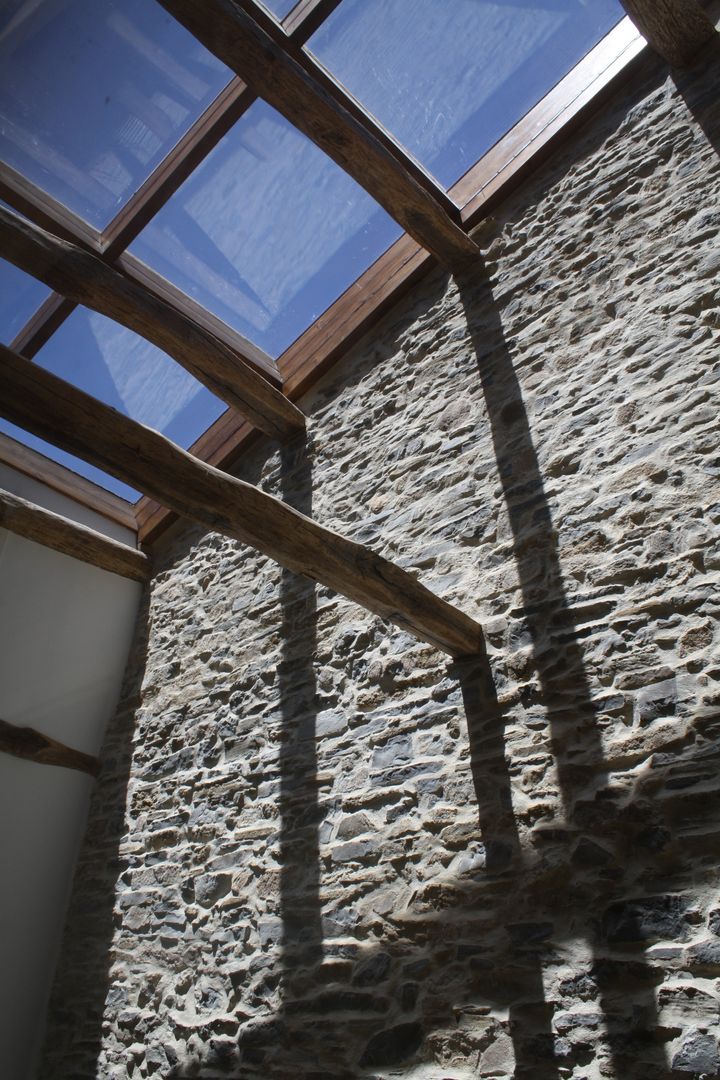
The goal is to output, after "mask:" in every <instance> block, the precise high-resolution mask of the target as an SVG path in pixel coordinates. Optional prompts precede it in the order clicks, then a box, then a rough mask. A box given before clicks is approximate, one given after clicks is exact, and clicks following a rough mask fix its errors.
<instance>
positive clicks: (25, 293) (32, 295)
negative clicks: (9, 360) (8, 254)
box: [0, 259, 50, 345]
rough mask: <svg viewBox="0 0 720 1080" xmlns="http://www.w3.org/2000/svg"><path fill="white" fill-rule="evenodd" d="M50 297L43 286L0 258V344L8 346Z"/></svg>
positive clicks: (40, 282) (48, 291)
mask: <svg viewBox="0 0 720 1080" xmlns="http://www.w3.org/2000/svg"><path fill="white" fill-rule="evenodd" d="M49 295H50V290H49V289H48V287H47V285H43V283H42V281H38V280H37V278H34V277H30V275H29V274H25V273H23V271H22V270H18V268H17V267H16V266H13V264H12V263H9V262H6V260H5V259H0V341H1V342H2V343H3V345H9V344H10V342H11V341H12V340H13V338H14V337H15V336H16V334H18V333H19V332H20V331H21V330H22V328H23V326H24V325H25V323H26V322H27V321H28V319H29V318H30V316H31V315H34V314H35V312H36V311H37V309H38V308H39V307H40V305H41V304H42V302H43V300H45V298H46V297H48V296H49Z"/></svg>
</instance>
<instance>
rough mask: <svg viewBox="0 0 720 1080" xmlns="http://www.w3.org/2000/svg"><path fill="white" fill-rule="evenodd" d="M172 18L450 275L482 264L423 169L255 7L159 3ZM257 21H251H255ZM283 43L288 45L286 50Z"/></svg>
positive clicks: (186, 0) (207, 0) (207, 1)
mask: <svg viewBox="0 0 720 1080" xmlns="http://www.w3.org/2000/svg"><path fill="white" fill-rule="evenodd" d="M160 2H161V3H162V5H163V7H165V8H166V9H167V10H168V11H169V12H170V14H171V15H173V16H174V17H175V18H176V19H177V20H178V21H179V22H180V23H182V24H183V26H185V27H186V28H187V29H188V30H189V31H190V33H192V34H194V35H195V37H196V38H198V39H199V40H200V41H201V42H202V44H203V45H204V46H205V47H206V48H207V49H209V50H210V51H211V52H213V53H214V54H215V55H216V56H217V57H219V59H220V60H222V61H223V63H225V64H227V66H228V67H230V68H232V70H233V71H235V72H237V74H238V75H239V76H240V77H241V78H242V79H244V80H245V82H247V84H248V85H249V86H250V87H252V89H253V90H254V91H255V93H256V94H258V95H259V96H260V97H262V98H264V100H265V101H267V102H268V103H269V104H270V105H272V106H273V108H275V109H277V111H278V112H280V113H282V115H283V116H285V117H286V119H288V120H289V121H290V122H291V123H292V124H294V125H295V127H296V128H298V130H300V131H302V132H303V134H305V135H307V137H308V138H309V139H312V141H313V142H314V143H316V145H317V146H319V147H320V149H321V150H323V151H324V152H325V153H326V154H327V155H328V156H329V157H331V158H332V159H333V161H335V162H336V163H337V164H338V165H339V166H340V167H341V168H343V169H344V170H345V171H346V172H347V173H349V175H350V176H352V177H353V179H354V180H356V181H357V183H358V184H360V185H361V186H362V187H364V188H365V190H366V191H367V192H369V194H370V195H372V197H373V198H374V199H375V200H376V201H377V202H378V203H380V205H381V206H383V207H384V208H385V209H386V210H387V212H388V213H389V214H390V215H391V216H392V217H394V218H395V220H396V221H398V222H399V223H400V224H401V225H402V227H403V228H404V229H405V230H406V231H407V232H408V233H409V234H410V235H411V236H412V237H414V239H415V240H416V241H417V242H418V243H419V244H421V245H422V247H424V248H427V250H428V251H430V252H432V254H433V255H435V256H436V257H437V258H438V259H439V260H440V262H441V263H443V264H444V265H445V266H448V267H450V268H451V269H456V268H460V267H461V266H463V265H464V264H467V263H468V262H469V261H471V260H473V259H475V258H476V257H477V256H478V248H477V245H476V244H475V243H474V241H472V240H471V239H470V238H469V236H468V235H467V233H466V232H465V231H464V230H463V228H462V226H461V225H460V223H459V221H457V220H453V217H452V216H451V214H450V213H448V210H447V196H446V195H445V193H444V192H442V193H441V191H440V189H439V188H437V189H436V193H435V195H433V194H432V193H431V191H430V190H428V182H427V178H426V179H425V181H424V182H421V181H420V179H419V178H418V177H417V165H414V164H413V163H411V161H410V159H409V158H408V156H407V155H406V154H404V153H403V151H402V150H401V149H400V148H399V147H397V146H396V145H395V144H393V145H392V146H391V145H390V142H391V140H390V139H389V138H388V136H387V134H386V133H384V132H382V129H381V128H380V126H379V125H378V124H377V123H376V122H375V121H373V120H372V118H371V117H370V116H368V115H367V113H364V112H363V111H362V110H361V109H360V108H359V106H358V105H357V103H356V102H354V101H353V100H352V99H351V98H350V97H349V95H347V94H346V93H345V92H344V91H343V90H342V89H341V88H340V87H339V86H338V85H337V84H336V83H333V82H332V80H331V79H329V78H328V76H327V74H326V73H324V72H323V71H322V69H321V68H320V67H319V65H318V64H316V63H315V61H314V60H312V58H311V57H309V56H308V55H307V54H305V53H302V52H301V51H300V50H299V49H298V48H296V46H295V45H294V43H293V42H292V41H291V40H290V39H289V38H287V36H286V35H283V34H282V31H281V30H280V29H279V28H276V29H275V30H274V31H273V32H272V33H270V31H269V29H268V28H267V26H265V27H263V26H262V25H260V23H261V22H262V21H263V19H264V16H263V13H262V11H261V10H260V9H259V8H258V7H257V5H255V4H251V3H249V2H244V3H243V4H242V6H240V5H239V4H235V3H233V2H232V0H160ZM251 13H252V14H251ZM281 42H282V43H281Z"/></svg>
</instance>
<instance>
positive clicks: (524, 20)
mask: <svg viewBox="0 0 720 1080" xmlns="http://www.w3.org/2000/svg"><path fill="white" fill-rule="evenodd" d="M623 15H624V11H623V9H622V8H621V6H620V4H619V3H618V2H617V0H592V2H590V3H587V2H583V0H526V2H523V0H495V2H494V3H491V2H488V0H452V2H449V0H442V2H438V0H342V3H341V4H340V5H339V7H338V8H337V9H336V10H335V11H334V12H333V14H332V15H330V16H329V17H328V18H327V19H326V20H325V22H324V23H323V24H322V26H321V27H320V29H319V30H317V31H316V33H315V34H314V35H313V36H312V37H311V38H310V40H309V42H308V46H307V48H308V50H309V51H311V52H312V53H313V55H314V56H315V57H316V58H317V59H318V60H320V62H321V63H322V64H323V65H324V66H325V67H326V68H328V70H329V71H330V72H331V73H332V74H333V75H334V76H335V77H336V78H337V79H338V80H339V81H340V82H341V83H342V84H343V85H344V86H345V87H346V88H347V89H348V90H349V91H350V93H351V94H353V95H354V96H355V97H356V98H357V99H358V101H360V102H361V103H362V104H363V105H364V106H365V107H366V108H367V109H368V110H369V111H370V112H371V113H372V114H373V115H374V116H375V117H376V118H377V119H378V120H379V121H380V123H381V124H383V125H384V126H385V127H386V128H387V129H388V131H390V132H392V133H393V135H394V136H395V138H396V139H397V141H398V142H400V143H401V144H402V145H403V146H404V147H406V149H407V150H409V151H410V153H411V154H413V155H414V156H415V157H416V158H417V160H418V161H419V162H420V163H421V164H422V165H424V166H425V168H426V169H428V171H429V172H431V173H432V174H433V175H434V176H435V177H436V178H437V179H438V180H439V181H440V182H441V183H442V184H444V185H446V186H447V187H449V186H450V185H451V184H453V183H454V182H455V181H456V180H457V179H458V178H459V177H460V176H462V174H463V173H464V172H466V171H467V170H468V169H469V168H470V166H471V165H474V163H475V162H476V161H477V159H478V158H479V157H481V155H482V154H484V153H485V151H486V150H489V148H490V147H491V146H492V145H493V144H494V143H495V142H497V140H498V139H499V138H500V137H501V136H502V135H504V134H505V132H506V131H508V130H509V129H510V128H511V127H512V126H513V124H515V123H516V122H517V121H518V120H519V119H520V118H521V117H522V116H524V115H525V113H526V112H527V111H528V110H529V109H531V108H532V106H533V105H535V104H536V102H537V101H539V99H540V98H541V97H542V96H543V95H544V94H546V93H547V91H548V90H550V89H551V88H552V86H554V85H555V83H557V82H559V80H560V79H561V78H562V77H563V75H565V74H566V73H567V72H568V71H569V70H570V69H571V68H572V67H573V66H574V65H575V64H576V63H577V62H578V60H580V59H581V58H582V57H583V56H584V55H585V53H586V52H587V51H588V49H590V48H591V47H592V46H593V45H594V44H595V43H596V42H597V41H599V39H600V38H601V37H603V36H604V35H605V34H606V33H608V31H609V30H611V29H612V27H613V26H614V25H615V24H616V23H617V22H619V21H620V19H621V18H622V17H623Z"/></svg>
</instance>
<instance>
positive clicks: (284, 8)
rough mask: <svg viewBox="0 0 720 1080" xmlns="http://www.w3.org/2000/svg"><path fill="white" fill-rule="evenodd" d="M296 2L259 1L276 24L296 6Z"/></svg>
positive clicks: (279, 0) (278, 0)
mask: <svg viewBox="0 0 720 1080" xmlns="http://www.w3.org/2000/svg"><path fill="white" fill-rule="evenodd" d="M297 2H298V0H260V3H261V4H262V6H263V7H264V8H267V10H268V11H269V12H271V14H273V15H274V16H275V18H276V19H277V21H278V22H282V20H283V19H284V18H285V16H286V15H289V14H290V12H291V11H292V9H293V8H294V7H295V5H296V4H297Z"/></svg>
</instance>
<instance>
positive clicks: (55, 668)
mask: <svg viewBox="0 0 720 1080" xmlns="http://www.w3.org/2000/svg"><path fill="white" fill-rule="evenodd" d="M0 486H1V487H4V488H5V489H6V490H9V491H12V492H13V493H14V494H17V495H21V496H22V497H23V498H27V499H30V500H32V501H34V502H36V503H39V504H40V505H43V506H46V507H47V508H48V509H51V510H54V511H55V512H58V513H63V514H64V515H65V516H66V517H70V518H73V519H74V520H76V521H80V522H82V523H83V524H86V525H90V526H92V527H93V528H96V529H97V530H98V531H102V532H104V533H105V534H107V535H109V536H113V537H114V538H115V539H118V540H123V541H125V542H127V543H133V540H134V537H133V534H132V532H131V531H130V530H128V529H125V528H124V527H123V526H121V525H117V524H115V523H114V522H111V521H108V520H107V519H105V518H103V517H101V516H100V515H98V514H96V513H94V512H93V511H92V510H89V509H87V508H85V507H83V506H80V505H79V504H76V503H74V502H73V501H72V500H71V499H69V498H67V497H66V496H64V495H61V494H59V493H57V492H55V491H51V490H50V489H49V488H46V487H45V486H44V485H42V484H40V483H38V482H37V481H34V480H32V479H30V478H29V477H26V476H23V475H21V474H19V473H16V472H14V470H12V469H9V468H7V467H5V466H0ZM140 593H141V586H140V585H138V584H137V583H136V582H133V581H128V580H126V579H125V578H121V577H119V576H118V575H116V574H110V573H108V572H107V571H104V570H99V569H97V568H96V567H93V566H89V565H87V564H85V563H82V562H79V561H77V560H75V559H71V558H69V557H68V556H66V555H61V554H59V553H58V552H55V551H51V550H49V549H48V548H45V547H42V546H40V545H39V544H35V543H32V542H31V541H28V540H24V539H21V538H20V537H18V536H14V535H12V534H10V533H8V532H6V531H5V530H2V529H0V717H2V718H3V719H4V720H7V721H8V722H10V723H13V724H18V725H21V726H30V727H33V728H35V729H37V730H38V731H41V732H43V733H44V734H47V735H50V736H52V737H53V738H55V739H59V740H61V741H62V742H65V743H67V744H68V745H69V746H72V747H74V748H76V749H78V750H83V751H85V752H86V753H90V754H97V753H98V752H99V750H100V747H101V744H102V740H103V735H104V731H105V726H106V724H107V722H108V720H109V719H110V717H111V716H112V715H113V712H114V709H115V706H116V704H117V699H118V695H119V692H120V684H121V680H122V675H123V671H124V667H125V662H126V659H127V654H128V650H129V647H130V642H131V638H132V633H133V627H134V622H135V617H136V613H137V607H138V602H139V599H140ZM93 783H94V781H93V780H92V779H91V778H90V777H88V776H85V775H84V774H82V773H79V772H74V771H71V770H69V769H61V768H57V767H54V766H47V765H36V764H34V763H32V762H28V761H22V760H19V759H18V758H14V757H10V756H7V755H5V754H0V822H1V823H2V825H1V827H0V867H2V877H1V878H0V956H1V957H2V964H0V1061H2V1069H1V1071H2V1075H3V1077H4V1078H6V1080H27V1078H28V1077H30V1076H32V1075H33V1073H34V1071H35V1063H36V1056H37V1052H38V1048H39V1044H40V1042H41V1037H42V1031H43V1026H44V1014H45V1007H46V1002H47V996H48V993H49V987H50V980H51V977H52V972H53V968H54V964H55V960H56V956H57V951H58V948H59V942H60V936H61V933H62V927H63V921H64V915H65V909H66V905H67V899H68V896H69V890H70V885H71V881H72V874H73V870H74V864H75V858H76V854H77V850H78V847H79V844H80V840H81V838H82V834H83V831H84V828H85V821H86V815H87V807H88V798H89V794H90V791H91V789H92V785H93Z"/></svg>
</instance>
